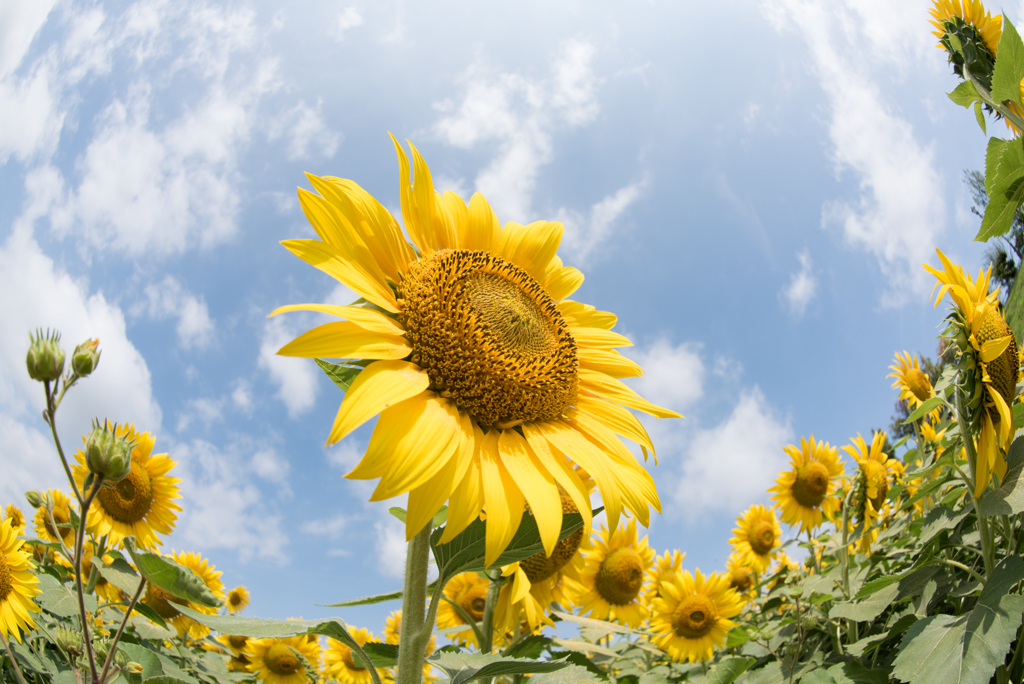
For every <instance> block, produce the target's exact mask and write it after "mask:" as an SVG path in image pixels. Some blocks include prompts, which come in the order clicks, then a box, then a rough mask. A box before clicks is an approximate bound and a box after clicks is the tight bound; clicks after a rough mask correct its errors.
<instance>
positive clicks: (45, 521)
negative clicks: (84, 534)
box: [34, 489, 75, 551]
mask: <svg viewBox="0 0 1024 684" xmlns="http://www.w3.org/2000/svg"><path fill="white" fill-rule="evenodd" d="M47 493H48V494H49V495H50V497H52V498H53V520H52V521H51V520H50V516H49V514H48V513H47V512H46V506H40V507H39V508H38V509H36V515H35V518H34V522H35V525H36V536H37V537H39V538H40V539H42V540H44V541H48V542H53V543H56V542H57V536H58V532H59V534H60V538H61V540H62V541H63V542H64V546H66V547H68V550H69V551H72V550H74V546H75V529H74V528H73V527H72V526H71V507H72V504H71V501H70V500H69V499H68V497H67V495H65V494H64V492H62V491H60V490H59V489H49V490H47ZM54 523H56V525H57V528H56V529H54V527H53V525H54Z"/></svg>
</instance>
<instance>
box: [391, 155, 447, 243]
mask: <svg viewBox="0 0 1024 684" xmlns="http://www.w3.org/2000/svg"><path fill="white" fill-rule="evenodd" d="M406 142H408V143H409V149H410V150H412V167H413V185H412V196H413V201H414V202H415V207H416V212H417V215H418V218H419V222H420V230H421V231H422V232H423V236H424V238H426V240H427V242H428V244H429V246H430V247H431V248H432V249H451V248H454V247H455V244H456V237H455V233H454V232H453V230H452V226H450V225H449V224H448V223H447V222H446V221H444V220H441V219H442V217H443V216H444V214H443V212H442V211H439V209H438V207H437V197H436V195H435V193H434V181H433V180H432V179H431V177H430V168H429V167H427V162H426V161H425V160H424V159H423V157H422V155H420V153H419V150H417V149H416V146H415V145H413V144H412V143H411V142H409V141H408V140H406ZM403 210H404V208H403Z"/></svg>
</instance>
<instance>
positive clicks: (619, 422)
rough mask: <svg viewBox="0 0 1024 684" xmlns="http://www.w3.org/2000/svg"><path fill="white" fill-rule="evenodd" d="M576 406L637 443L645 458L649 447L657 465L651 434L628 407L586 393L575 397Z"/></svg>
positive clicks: (613, 430) (621, 435)
mask: <svg viewBox="0 0 1024 684" xmlns="http://www.w3.org/2000/svg"><path fill="white" fill-rule="evenodd" d="M576 408H577V409H578V410H579V412H580V413H584V414H589V415H592V416H593V417H594V419H595V420H598V421H600V422H601V423H602V424H603V425H605V426H607V427H608V429H609V430H611V431H612V432H614V433H615V434H617V435H619V436H620V437H625V438H626V439H628V440H631V441H633V442H636V443H637V444H639V445H640V448H641V449H642V450H643V452H644V458H645V459H646V458H647V450H648V449H650V451H651V455H653V456H654V465H658V455H657V453H655V451H654V442H652V441H651V436H650V435H648V434H647V429H646V428H645V427H644V426H643V424H642V423H641V422H640V421H639V420H638V419H637V417H636V416H634V415H633V414H632V413H630V411H629V409H626V408H623V407H622V406H619V405H618V404H616V403H614V402H611V401H606V400H604V399H599V398H597V397H588V396H586V395H580V396H579V397H577V398H576Z"/></svg>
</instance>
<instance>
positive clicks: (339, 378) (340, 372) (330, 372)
mask: <svg viewBox="0 0 1024 684" xmlns="http://www.w3.org/2000/svg"><path fill="white" fill-rule="evenodd" d="M313 360H314V361H316V365H318V366H320V370H322V371H323V372H324V374H325V375H327V377H329V378H330V379H331V380H332V381H333V382H334V384H335V385H337V386H338V387H340V388H341V391H342V392H348V389H349V387H351V386H352V383H353V382H354V381H355V379H356V376H357V375H359V374H360V373H362V372H363V369H362V368H360V367H358V366H347V365H342V364H338V363H331V362H330V361H324V360H323V359H313Z"/></svg>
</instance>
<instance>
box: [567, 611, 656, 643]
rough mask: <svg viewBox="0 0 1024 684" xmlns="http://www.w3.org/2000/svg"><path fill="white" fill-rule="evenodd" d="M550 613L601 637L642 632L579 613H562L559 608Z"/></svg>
mask: <svg viewBox="0 0 1024 684" xmlns="http://www.w3.org/2000/svg"><path fill="white" fill-rule="evenodd" d="M551 614H552V615H554V616H555V617H557V618H559V619H561V620H567V621H568V622H575V623H576V624H577V625H580V626H581V627H586V628H587V629H591V630H594V631H595V632H596V633H599V634H600V636H601V637H604V636H606V635H608V634H643V632H640V631H637V630H635V629H631V628H629V627H626V626H625V625H620V624H617V623H614V622H605V621H604V620H595V619H594V618H588V617H582V616H580V615H572V614H571V613H563V612H562V611H560V610H553V611H551Z"/></svg>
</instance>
